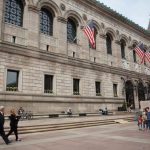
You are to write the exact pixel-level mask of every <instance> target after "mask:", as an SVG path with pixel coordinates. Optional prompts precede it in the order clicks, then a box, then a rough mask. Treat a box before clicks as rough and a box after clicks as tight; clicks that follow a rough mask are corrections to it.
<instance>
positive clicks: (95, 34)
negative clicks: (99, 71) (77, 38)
mask: <svg viewBox="0 0 150 150" xmlns="http://www.w3.org/2000/svg"><path fill="white" fill-rule="evenodd" d="M97 34H98V32H97V29H96V28H95V27H94V41H95V47H92V46H91V44H90V42H89V47H90V48H92V49H96V37H97Z"/></svg>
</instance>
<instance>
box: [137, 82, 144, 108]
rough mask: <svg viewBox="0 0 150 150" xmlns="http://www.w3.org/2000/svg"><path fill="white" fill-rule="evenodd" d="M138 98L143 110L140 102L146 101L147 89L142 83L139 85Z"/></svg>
mask: <svg viewBox="0 0 150 150" xmlns="http://www.w3.org/2000/svg"><path fill="white" fill-rule="evenodd" d="M138 98H139V108H141V106H140V101H145V88H144V85H143V83H142V82H139V84H138Z"/></svg>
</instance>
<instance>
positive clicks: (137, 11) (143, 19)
mask: <svg viewBox="0 0 150 150" xmlns="http://www.w3.org/2000/svg"><path fill="white" fill-rule="evenodd" d="M99 1H100V2H102V3H104V4H105V5H107V6H109V7H110V8H112V9H114V10H116V11H117V12H119V13H120V14H122V15H123V16H125V17H127V18H128V19H130V20H132V21H133V22H135V23H136V24H139V25H140V26H141V27H143V28H145V29H147V28H148V23H149V18H150V0H99Z"/></svg>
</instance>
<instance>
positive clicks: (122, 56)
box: [120, 39, 126, 59]
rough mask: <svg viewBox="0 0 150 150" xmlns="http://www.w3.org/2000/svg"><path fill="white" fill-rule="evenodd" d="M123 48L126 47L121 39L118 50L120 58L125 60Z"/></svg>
mask: <svg viewBox="0 0 150 150" xmlns="http://www.w3.org/2000/svg"><path fill="white" fill-rule="evenodd" d="M125 46H126V42H125V41H124V40H123V39H121V40H120V48H121V58H122V59H125Z"/></svg>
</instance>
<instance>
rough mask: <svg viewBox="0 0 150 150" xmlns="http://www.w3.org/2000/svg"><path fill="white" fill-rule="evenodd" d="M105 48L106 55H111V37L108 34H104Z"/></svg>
mask: <svg viewBox="0 0 150 150" xmlns="http://www.w3.org/2000/svg"><path fill="white" fill-rule="evenodd" d="M106 47H107V54H112V36H111V35H110V34H109V33H107V34H106Z"/></svg>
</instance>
